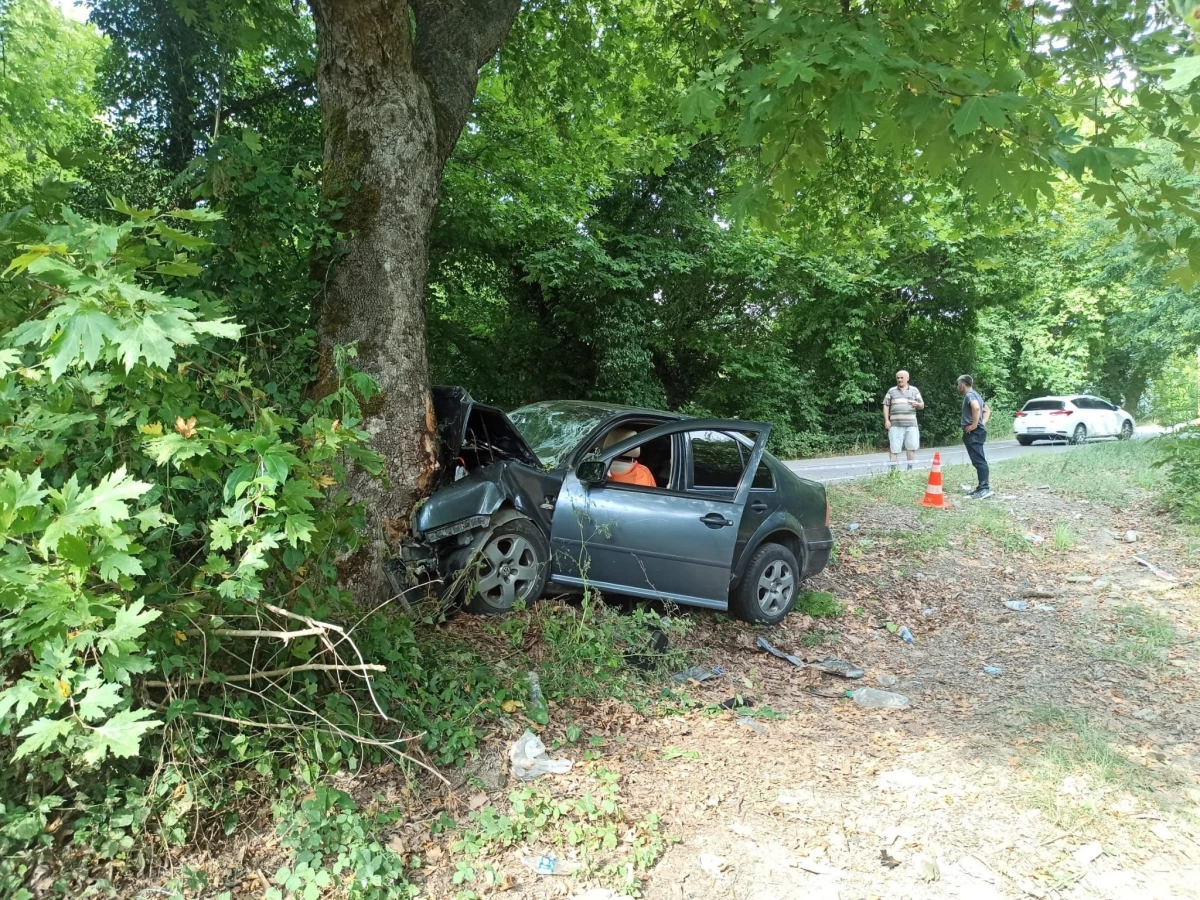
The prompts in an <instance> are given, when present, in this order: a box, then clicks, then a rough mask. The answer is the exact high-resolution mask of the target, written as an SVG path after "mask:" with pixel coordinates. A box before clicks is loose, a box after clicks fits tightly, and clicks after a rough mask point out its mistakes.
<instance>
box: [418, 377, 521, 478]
mask: <svg viewBox="0 0 1200 900" xmlns="http://www.w3.org/2000/svg"><path fill="white" fill-rule="evenodd" d="M432 393H433V413H434V416H435V418H436V420H437V430H438V440H439V444H440V447H439V453H438V462H439V463H440V464H441V470H442V480H443V484H448V483H452V482H453V479H454V470H455V467H456V461H457V460H458V458H459V457H460V455H461V454H462V453H463V448H464V447H466V446H468V444H476V445H477V444H480V443H481V442H482V443H484V444H486V446H487V448H488V451H489V452H490V453H492V454H493V456H494V459H495V461H499V460H504V459H511V460H516V461H517V462H523V463H525V464H526V465H529V466H533V467H535V468H539V469H540V468H541V467H542V463H541V460H539V459H538V458H537V454H535V453H534V452H533V450H532V449H531V448H530V446H529V444H528V443H526V441H525V438H523V437H522V436H521V432H520V431H518V430H517V426H515V425H514V424H513V423H512V420H510V419H509V418H508V416H507V415H505V414H504V412H503V411H502V410H499V409H497V408H496V407H494V406H486V405H484V404H482V403H476V402H475V399H474V398H473V397H472V396H471V395H470V394H468V393H467V391H466V389H465V388H461V387H450V386H445V385H439V386H437V387H435V388H434V389H433V392H432Z"/></svg>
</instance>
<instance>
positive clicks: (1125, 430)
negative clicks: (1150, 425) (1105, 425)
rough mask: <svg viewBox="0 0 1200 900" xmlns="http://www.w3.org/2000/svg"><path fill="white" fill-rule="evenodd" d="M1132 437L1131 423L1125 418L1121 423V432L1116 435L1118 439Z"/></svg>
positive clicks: (1124, 439)
mask: <svg viewBox="0 0 1200 900" xmlns="http://www.w3.org/2000/svg"><path fill="white" fill-rule="evenodd" d="M1131 437H1133V423H1132V422H1130V421H1129V420H1128V419H1126V420H1125V421H1124V422H1122V423H1121V433H1120V434H1118V435H1117V440H1118V441H1127V440H1129V439H1130V438H1131Z"/></svg>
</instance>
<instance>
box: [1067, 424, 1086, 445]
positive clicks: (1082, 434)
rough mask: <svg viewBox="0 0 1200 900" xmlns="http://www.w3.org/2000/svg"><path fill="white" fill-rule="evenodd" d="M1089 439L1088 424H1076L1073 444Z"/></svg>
mask: <svg viewBox="0 0 1200 900" xmlns="http://www.w3.org/2000/svg"><path fill="white" fill-rule="evenodd" d="M1086 440H1087V426H1086V425H1084V424H1083V423H1082V422H1080V423H1079V424H1078V425H1076V426H1075V431H1074V432H1072V434H1071V443H1072V444H1082V443H1084V442H1085V441H1086Z"/></svg>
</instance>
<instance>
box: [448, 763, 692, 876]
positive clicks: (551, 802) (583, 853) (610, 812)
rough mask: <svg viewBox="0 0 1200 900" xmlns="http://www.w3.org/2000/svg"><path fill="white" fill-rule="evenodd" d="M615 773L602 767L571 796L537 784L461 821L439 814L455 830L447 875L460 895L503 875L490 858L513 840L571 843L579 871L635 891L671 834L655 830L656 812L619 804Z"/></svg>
mask: <svg viewBox="0 0 1200 900" xmlns="http://www.w3.org/2000/svg"><path fill="white" fill-rule="evenodd" d="M619 781H620V776H619V775H618V774H617V773H616V772H611V771H608V770H607V769H604V768H602V767H601V768H597V769H596V770H595V774H594V776H593V778H592V782H593V783H592V784H591V785H590V786H588V787H587V789H586V790H585V791H583V792H582V793H580V794H578V795H577V796H574V797H563V796H555V795H554V794H553V793H552V792H551V790H550V789H549V788H548V787H543V786H541V785H536V786H529V787H522V788H518V789H517V790H514V791H513V792H512V793H510V794H509V795H508V803H507V804H505V805H504V806H506V807H507V808H506V809H505V808H503V806H501V805H496V806H487V807H485V808H483V809H480V810H478V811H476V812H472V813H471V814H470V815H469V816H468V817H467V819H466V820H465V821H463V822H460V823H456V822H453V821H452V820H451V821H444V822H443V823H442V827H443V828H444V829H447V830H453V831H454V832H455V837H456V840H455V841H454V843H453V847H452V849H453V852H454V854H455V860H454V861H455V872H454V876H453V882H454V884H455V885H456V886H457V887H458V888H459V889H460V891H462V893H460V895H459V896H471V897H474V896H476V894H475V892H474V888H476V887H478V888H481V889H483V890H484V891H485V892H491V891H492V890H495V888H496V886H497V885H499V884H501V883H502V878H501V875H500V873H499V872H498V871H497V869H496V867H495V865H494V864H493V863H492V862H490V860H491V859H494V858H495V857H496V856H497V855H498V853H499V852H500V851H501V850H504V849H509V848H512V847H514V846H519V845H528V846H529V847H530V848H531V849H533V851H534V855H539V854H541V853H542V852H543V851H546V852H548V853H551V854H554V853H556V852H557V853H558V855H559V856H560V857H561V856H562V853H561V851H563V850H570V851H572V852H573V853H574V854H576V855H577V856H578V858H579V860H580V861H581V862H582V864H583V869H582V874H584V875H585V876H590V877H592V878H595V879H596V880H598V881H600V882H602V883H604V884H606V885H608V886H610V887H613V888H615V889H617V890H619V891H621V892H622V893H628V894H635V893H636V892H637V891H638V890H639V888H640V887H641V879H642V878H643V877H644V876H645V873H646V871H647V870H648V869H649V868H650V867H651V866H653V865H654V863H655V862H657V861H658V859H659V857H661V856H662V854H663V852H664V851H665V850H666V848H667V846H668V845H669V844H670V843H672V842H673V841H676V840H678V838H674V837H672V836H670V835H668V834H665V833H664V832H663V831H662V828H661V821H660V818H659V816H658V815H657V814H655V813H649V814H648V815H646V816H644V817H642V818H640V819H636V820H635V819H633V818H632V817H631V816H630V815H629V814H628V812H627V811H626V810H625V809H624V808H623V798H622V795H621V791H620V787H619ZM467 889H469V890H467Z"/></svg>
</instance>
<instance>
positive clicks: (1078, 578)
mask: <svg viewBox="0 0 1200 900" xmlns="http://www.w3.org/2000/svg"><path fill="white" fill-rule="evenodd" d="M1091 583H1092V576H1091V575H1068V576H1067V584H1091Z"/></svg>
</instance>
